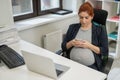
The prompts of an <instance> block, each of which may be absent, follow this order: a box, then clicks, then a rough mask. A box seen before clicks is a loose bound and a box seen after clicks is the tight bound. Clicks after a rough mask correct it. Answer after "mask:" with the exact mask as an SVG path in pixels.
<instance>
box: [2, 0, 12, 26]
mask: <svg viewBox="0 0 120 80" xmlns="http://www.w3.org/2000/svg"><path fill="white" fill-rule="evenodd" d="M11 25H13V18H12V6H11V0H0V26H11Z"/></svg>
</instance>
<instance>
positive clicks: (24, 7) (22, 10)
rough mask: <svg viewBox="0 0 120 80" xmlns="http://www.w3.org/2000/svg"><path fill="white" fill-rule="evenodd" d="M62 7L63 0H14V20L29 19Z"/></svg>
mask: <svg viewBox="0 0 120 80" xmlns="http://www.w3.org/2000/svg"><path fill="white" fill-rule="evenodd" d="M60 9H62V0H12V10H13V16H14V20H15V21H17V20H22V19H27V18H31V17H35V16H39V15H43V14H48V13H50V12H54V11H58V10H60Z"/></svg>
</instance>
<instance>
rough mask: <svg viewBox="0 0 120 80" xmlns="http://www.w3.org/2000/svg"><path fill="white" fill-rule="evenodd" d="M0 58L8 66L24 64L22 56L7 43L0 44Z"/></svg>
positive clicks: (13, 66)
mask: <svg viewBox="0 0 120 80" xmlns="http://www.w3.org/2000/svg"><path fill="white" fill-rule="evenodd" d="M0 59H1V60H2V61H3V62H4V63H5V64H6V65H7V66H8V67H9V68H15V67H18V66H20V65H23V64H25V62H24V59H23V57H22V56H21V55H19V54H18V53H17V52H16V51H14V50H13V49H12V48H10V47H8V46H7V45H1V46H0Z"/></svg>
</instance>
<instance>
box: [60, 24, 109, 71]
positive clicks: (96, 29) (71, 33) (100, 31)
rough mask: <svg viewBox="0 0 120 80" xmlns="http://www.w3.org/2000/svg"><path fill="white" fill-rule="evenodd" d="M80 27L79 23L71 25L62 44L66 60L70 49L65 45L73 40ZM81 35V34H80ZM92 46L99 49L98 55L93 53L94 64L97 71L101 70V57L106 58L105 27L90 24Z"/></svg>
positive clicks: (106, 38)
mask: <svg viewBox="0 0 120 80" xmlns="http://www.w3.org/2000/svg"><path fill="white" fill-rule="evenodd" d="M80 27H81V24H80V23H76V24H71V25H70V26H69V29H68V31H67V33H66V36H65V38H64V40H63V42H62V50H63V51H64V52H66V54H67V58H70V51H71V49H72V48H73V47H71V48H70V49H67V48H66V43H67V42H69V41H71V40H72V39H74V38H75V37H76V35H77V33H78V31H79V29H80ZM81 35H82V34H81ZM91 39H92V40H91V41H92V44H93V45H95V46H98V47H99V48H100V54H96V53H95V52H93V54H94V57H95V64H96V66H97V68H98V70H100V71H101V69H102V56H108V37H107V32H106V29H105V26H102V25H99V24H97V23H95V22H92V38H91Z"/></svg>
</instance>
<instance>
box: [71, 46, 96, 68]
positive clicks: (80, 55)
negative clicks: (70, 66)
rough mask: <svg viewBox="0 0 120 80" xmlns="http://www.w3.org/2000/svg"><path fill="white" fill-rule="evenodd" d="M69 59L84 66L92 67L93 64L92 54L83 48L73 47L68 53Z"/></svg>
mask: <svg viewBox="0 0 120 80" xmlns="http://www.w3.org/2000/svg"><path fill="white" fill-rule="evenodd" d="M70 59H72V60H74V61H77V62H79V63H81V64H84V65H87V66H89V65H92V64H93V63H94V62H95V59H94V55H93V52H92V51H91V50H89V49H85V48H76V47H74V48H73V49H72V50H71V53H70Z"/></svg>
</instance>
